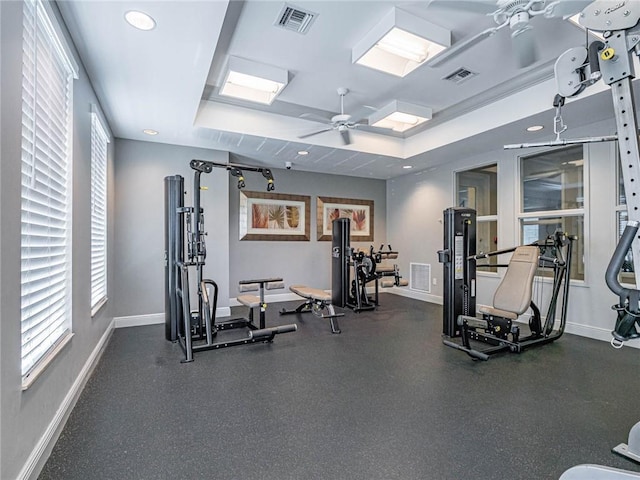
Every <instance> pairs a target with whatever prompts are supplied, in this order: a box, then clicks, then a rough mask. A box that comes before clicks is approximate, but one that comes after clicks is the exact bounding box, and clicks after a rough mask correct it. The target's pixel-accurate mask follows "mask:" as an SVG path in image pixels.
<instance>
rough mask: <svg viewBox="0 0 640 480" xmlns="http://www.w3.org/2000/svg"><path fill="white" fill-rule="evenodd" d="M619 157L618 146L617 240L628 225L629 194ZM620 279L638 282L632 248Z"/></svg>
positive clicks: (628, 282) (624, 281)
mask: <svg viewBox="0 0 640 480" xmlns="http://www.w3.org/2000/svg"><path fill="white" fill-rule="evenodd" d="M619 158H620V157H619V150H618V149H617V148H616V164H617V165H618V168H617V172H618V181H617V182H616V186H617V188H616V225H617V226H618V228H617V232H618V235H617V237H616V240H620V237H621V236H622V232H624V229H625V227H626V226H627V196H626V194H625V192H624V179H623V177H622V165H621V164H620V159H619ZM618 279H619V281H620V282H621V283H626V284H629V285H635V284H636V276H635V269H634V266H633V253H632V251H631V249H629V251H628V252H627V255H625V257H624V263H623V264H622V269H621V270H620V274H619V276H618Z"/></svg>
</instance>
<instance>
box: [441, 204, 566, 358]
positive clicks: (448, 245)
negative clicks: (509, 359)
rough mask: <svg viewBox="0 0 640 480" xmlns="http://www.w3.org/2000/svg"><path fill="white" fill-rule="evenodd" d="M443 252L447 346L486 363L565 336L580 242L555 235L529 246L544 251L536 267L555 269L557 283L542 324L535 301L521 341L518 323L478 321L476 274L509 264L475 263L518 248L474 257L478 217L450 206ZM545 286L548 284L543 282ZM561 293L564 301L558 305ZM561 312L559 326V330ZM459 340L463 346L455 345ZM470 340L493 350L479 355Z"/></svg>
mask: <svg viewBox="0 0 640 480" xmlns="http://www.w3.org/2000/svg"><path fill="white" fill-rule="evenodd" d="M444 218H445V235H444V236H445V239H444V240H445V242H444V243H445V248H444V249H443V250H440V251H439V252H438V256H439V261H440V263H443V264H444V285H445V286H444V308H443V340H442V343H443V344H444V345H446V346H448V347H452V348H455V349H457V350H462V351H463V352H465V353H467V354H468V355H469V356H471V357H472V358H474V359H478V360H488V359H489V356H490V355H493V354H496V353H501V352H505V351H510V352H513V353H520V352H522V351H523V350H524V349H526V348H530V347H533V346H538V345H544V344H547V343H551V342H553V341H555V340H557V339H558V338H560V337H561V336H562V334H563V333H564V329H565V325H566V322H567V308H568V302H569V282H570V278H571V258H572V252H573V242H574V241H575V240H576V238H577V237H575V236H573V235H567V234H565V233H563V232H556V233H555V234H553V235H550V236H549V237H547V238H546V239H544V240H543V241H538V242H534V243H531V244H529V245H533V246H536V247H538V248H539V249H540V252H541V255H540V257H539V261H538V268H545V269H551V271H552V272H553V284H552V289H551V297H550V300H549V305H548V307H547V311H546V314H545V322H544V325H542V317H541V312H540V309H539V307H538V305H536V304H535V302H534V301H533V299H531V302H530V308H531V311H532V315H531V318H530V320H529V328H530V334H529V335H527V336H524V337H520V327H519V326H518V325H516V324H515V323H516V321H515V320H514V321H512V320H509V319H505V318H502V317H496V316H494V315H491V314H483V317H482V318H477V317H476V298H475V297H476V294H475V292H476V270H477V269H478V268H482V267H489V266H491V267H508V265H505V264H490V265H489V264H486V265H478V264H477V261H478V260H481V259H487V258H490V257H494V256H498V255H502V254H505V253H511V252H514V251H515V250H516V248H517V247H513V248H507V249H502V250H496V251H494V252H488V253H480V254H477V255H476V254H475V243H476V242H475V238H476V233H475V230H476V223H475V219H476V212H475V210H473V209H467V208H460V207H452V208H450V209H447V210H445V211H444ZM542 281H543V282H544V281H545V280H542ZM560 294H562V302H561V304H560V305H559V303H558V300H559V297H560ZM558 306H559V307H560V319H559V325H558V327H557V328H554V327H555V322H556V313H557V311H558ZM454 337H460V338H461V343H457V342H454V341H453V340H452V339H453V338H454ZM471 341H475V342H479V343H483V344H485V345H489V347H488V348H485V349H482V350H478V349H476V348H473V346H472V344H471Z"/></svg>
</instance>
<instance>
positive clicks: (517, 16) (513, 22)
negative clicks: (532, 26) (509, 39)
mask: <svg viewBox="0 0 640 480" xmlns="http://www.w3.org/2000/svg"><path fill="white" fill-rule="evenodd" d="M527 25H529V14H528V13H527V12H517V13H514V14H513V16H512V17H511V19H510V20H509V28H511V30H516V31H517V30H522V29H523V28H525V27H526V26H527Z"/></svg>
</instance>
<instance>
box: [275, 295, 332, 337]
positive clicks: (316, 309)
mask: <svg viewBox="0 0 640 480" xmlns="http://www.w3.org/2000/svg"><path fill="white" fill-rule="evenodd" d="M289 290H291V291H292V292H293V293H295V294H296V295H298V296H300V297H302V298H304V299H305V301H304V303H301V304H300V305H299V306H298V307H297V308H295V309H293V310H287V309H286V308H282V309H281V310H280V315H291V314H294V313H308V312H311V313H313V314H314V315H315V316H316V317H320V318H328V319H329V324H330V325H331V333H340V332H341V330H340V326H339V325H338V317H342V316H344V313H336V311H335V308H333V304H332V303H331V294H329V293H327V292H325V291H324V290H321V289H319V288H311V287H307V286H305V285H291V286H290V287H289ZM325 312H326V313H325Z"/></svg>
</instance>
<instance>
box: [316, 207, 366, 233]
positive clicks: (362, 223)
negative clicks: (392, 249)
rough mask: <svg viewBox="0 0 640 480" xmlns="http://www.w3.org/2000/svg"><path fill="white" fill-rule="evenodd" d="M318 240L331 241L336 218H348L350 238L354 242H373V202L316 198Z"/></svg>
mask: <svg viewBox="0 0 640 480" xmlns="http://www.w3.org/2000/svg"><path fill="white" fill-rule="evenodd" d="M317 207H318V211H317V223H318V240H331V227H332V226H333V221H334V220H335V219H336V218H349V219H350V220H351V222H350V229H351V232H350V236H351V239H352V240H353V241H355V242H373V200H356V199H351V198H335V197H318V206H317Z"/></svg>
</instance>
